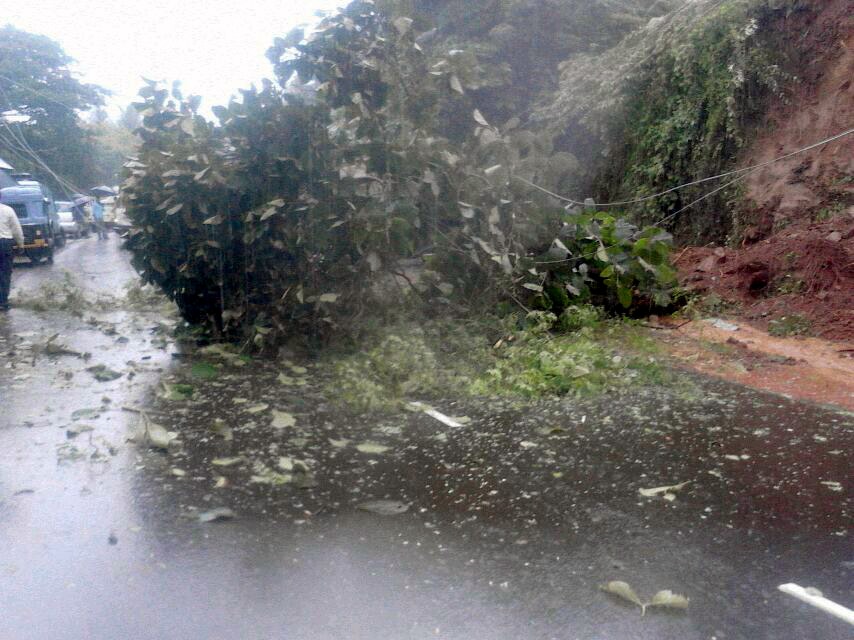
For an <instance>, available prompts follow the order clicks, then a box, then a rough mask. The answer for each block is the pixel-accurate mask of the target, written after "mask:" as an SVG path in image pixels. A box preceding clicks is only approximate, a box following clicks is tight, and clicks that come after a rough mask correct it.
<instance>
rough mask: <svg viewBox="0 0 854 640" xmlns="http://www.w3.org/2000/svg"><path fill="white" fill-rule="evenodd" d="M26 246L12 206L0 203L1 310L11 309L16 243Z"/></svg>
mask: <svg viewBox="0 0 854 640" xmlns="http://www.w3.org/2000/svg"><path fill="white" fill-rule="evenodd" d="M16 243H17V244H18V246H21V247H22V246H24V231H23V229H21V223H20V222H19V221H18V216H17V215H16V214H15V210H14V209H13V208H12V207H9V206H6V205H5V204H0V311H8V310H9V291H10V289H11V288H12V265H13V264H14V262H15V257H14V253H13V248H14V246H15V244H16Z"/></svg>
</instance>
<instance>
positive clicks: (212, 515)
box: [199, 507, 237, 523]
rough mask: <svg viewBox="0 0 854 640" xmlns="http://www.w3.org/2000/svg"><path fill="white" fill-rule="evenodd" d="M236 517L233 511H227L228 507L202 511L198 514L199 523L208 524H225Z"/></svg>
mask: <svg viewBox="0 0 854 640" xmlns="http://www.w3.org/2000/svg"><path fill="white" fill-rule="evenodd" d="M236 517H237V516H236V515H235V513H234V511H232V510H231V509H229V508H228V507H217V508H216V509H211V510H210V511H203V512H202V513H200V514H199V522H202V523H209V522H225V521H226V520H234V518H236Z"/></svg>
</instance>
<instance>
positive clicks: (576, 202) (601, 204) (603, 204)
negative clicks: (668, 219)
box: [513, 129, 854, 207]
mask: <svg viewBox="0 0 854 640" xmlns="http://www.w3.org/2000/svg"><path fill="white" fill-rule="evenodd" d="M852 133H854V129H849V130H848V131H844V132H842V133H839V134H837V135H835V136H832V137H830V138H827V139H825V140H822V141H821V142H816V143H815V144H811V145H809V146H807V147H804V148H803V149H798V150H797V151H792V152H791V153H787V154H786V155H782V156H780V157H778V158H774V159H773V160H767V161H765V162H760V163H759V164H755V165H752V166H749V167H742V168H741V169H734V170H733V171H727V172H726V173H720V174H718V175H716V176H709V177H708V178H702V179H701V180H694V181H693V182H686V183H685V184H681V185H679V186H678V187H672V188H671V189H667V190H666V191H661V192H659V193H654V194H652V195H649V196H643V197H638V198H633V199H631V200H620V201H616V202H597V203H594V204H593V206H596V207H616V206H623V205H627V204H639V203H641V202H648V201H650V200H655V199H656V198H660V197H661V196H664V195H667V194H669V193H673V192H674V191H679V190H681V189H686V188H687V187H694V186H697V185H699V184H704V183H706V182H711V181H712V180H720V179H721V178H728V177H729V176H734V175H737V174H741V173H744V174H745V175H747V174H749V173H752V172H754V171H756V170H757V169H762V168H764V167H767V166H769V165H772V164H775V163H777V162H780V161H782V160H787V159H789V158H791V157H793V156H796V155H798V154H801V153H805V152H807V151H811V150H813V149H815V148H817V147H821V146H824V145H826V144H829V143H831V142H835V141H836V140H839V139H841V138H844V137H845V136H850V135H851V134H852ZM513 177H514V178H515V179H516V180H518V181H520V182H524V183H525V184H527V185H528V186H530V187H533V188H535V189H537V190H539V191H542V192H543V193H545V194H547V195H550V196H551V197H553V198H557V199H558V200H561V201H562V202H567V203H569V204H573V205H581V206H586V203H584V202H581V201H579V200H573V199H572V198H567V197H565V196H561V195H559V194H557V193H554V192H552V191H549V190H548V189H546V188H544V187H541V186H540V185H538V184H535V183H533V182H531V181H530V180H527V179H525V178H522V177H520V176H513ZM717 191H718V190H716V191H714V192H712V193H716V192H717Z"/></svg>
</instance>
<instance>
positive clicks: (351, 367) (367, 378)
mask: <svg viewBox="0 0 854 640" xmlns="http://www.w3.org/2000/svg"><path fill="white" fill-rule="evenodd" d="M549 315H550V314H549ZM576 315H578V316H580V317H583V318H584V319H585V321H584V322H583V323H582V324H583V325H584V326H582V327H581V328H579V329H577V330H576V331H572V332H563V333H555V332H552V331H550V330H549V328H550V327H551V326H554V327H559V326H560V322H559V321H556V319H554V317H553V316H552V318H550V319H549V318H546V319H545V321H544V320H543V318H542V317H538V318H534V319H533V320H534V321H533V322H532V319H531V318H530V317H529V318H518V317H516V318H514V317H510V318H504V319H497V318H493V319H492V320H491V322H486V321H481V322H479V323H476V324H468V325H467V324H465V323H460V322H454V321H448V320H445V321H434V322H430V323H428V324H427V325H426V326H418V325H415V324H411V323H401V324H398V325H396V326H394V327H392V328H390V329H389V330H388V332H387V333H386V334H385V335H384V336H381V335H377V336H375V339H374V340H373V341H371V342H370V343H369V344H366V345H363V348H362V350H361V351H360V352H359V353H350V354H346V355H341V354H339V355H338V356H336V357H335V358H334V359H332V360H331V361H330V362H329V367H328V368H329V370H331V372H332V378H331V381H330V383H329V385H328V392H329V395H330V397H332V398H334V399H335V401H336V402H337V404H339V405H341V406H342V407H343V408H346V409H349V410H352V411H359V412H362V411H375V410H376V411H390V410H395V409H399V408H400V407H402V406H403V405H404V404H405V402H406V401H409V400H415V399H428V400H429V399H430V398H438V397H445V398H463V397H480V398H484V397H493V398H497V397H503V398H518V399H529V400H536V399H541V398H549V397H560V396H571V395H574V396H589V395H597V394H602V393H606V392H609V391H613V390H616V389H621V388H626V387H631V386H648V385H672V386H676V385H678V384H681V383H679V382H678V381H677V379H676V376H675V375H673V374H672V373H671V371H670V369H669V367H667V366H666V364H665V361H664V357H663V351H662V350H661V349H660V348H659V346H658V345H657V343H656V342H655V341H654V340H653V339H652V338H651V337H650V336H649V335H648V332H647V331H645V330H644V329H643V328H642V327H640V326H639V324H638V323H636V322H633V321H630V320H624V319H603V318H601V316H597V319H596V320H595V322H594V321H592V320H591V315H590V314H587V313H584V312H581V313H578V314H576ZM495 336H498V338H496V337H495Z"/></svg>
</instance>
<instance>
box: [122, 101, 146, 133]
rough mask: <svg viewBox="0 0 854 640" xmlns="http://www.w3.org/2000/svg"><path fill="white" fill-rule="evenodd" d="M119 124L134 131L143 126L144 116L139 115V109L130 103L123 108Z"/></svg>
mask: <svg viewBox="0 0 854 640" xmlns="http://www.w3.org/2000/svg"><path fill="white" fill-rule="evenodd" d="M119 124H120V125H121V126H122V127H124V128H125V129H127V130H128V131H130V132H134V131H136V130H137V129H139V127H141V126H142V118H141V117H140V116H139V111H137V110H136V108H135V107H134V106H133V105H129V106H127V107H126V108H124V109H122V113H121V115H120V116H119Z"/></svg>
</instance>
